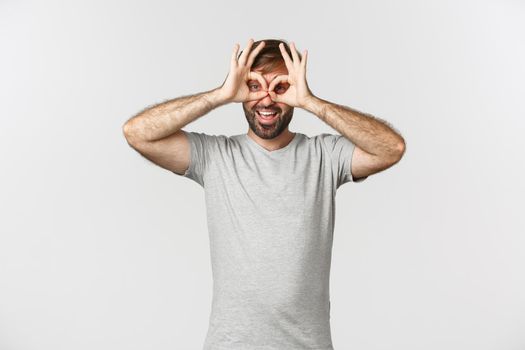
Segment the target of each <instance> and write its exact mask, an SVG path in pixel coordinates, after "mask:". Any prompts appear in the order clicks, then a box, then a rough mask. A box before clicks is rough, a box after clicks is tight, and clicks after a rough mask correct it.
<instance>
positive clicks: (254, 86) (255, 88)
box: [249, 84, 259, 90]
mask: <svg viewBox="0 0 525 350" xmlns="http://www.w3.org/2000/svg"><path fill="white" fill-rule="evenodd" d="M249 87H250V89H251V90H257V89H258V88H259V85H257V84H250V85H249Z"/></svg>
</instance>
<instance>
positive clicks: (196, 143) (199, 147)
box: [173, 130, 216, 187]
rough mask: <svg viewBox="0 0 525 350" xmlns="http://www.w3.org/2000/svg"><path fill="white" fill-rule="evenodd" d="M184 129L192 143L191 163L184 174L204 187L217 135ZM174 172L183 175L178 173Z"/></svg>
mask: <svg viewBox="0 0 525 350" xmlns="http://www.w3.org/2000/svg"><path fill="white" fill-rule="evenodd" d="M183 131H184V132H185V133H186V136H188V141H189V143H190V164H189V166H188V169H187V170H186V171H185V172H184V174H182V176H184V177H187V178H189V179H191V180H193V181H195V182H197V183H198V184H199V185H201V186H202V187H204V181H205V178H206V173H207V171H208V168H209V163H210V161H211V158H212V151H213V148H214V146H215V144H216V140H215V138H216V136H215V135H208V134H205V133H200V132H193V131H185V130H183ZM173 173H174V174H176V175H179V176H181V175H180V174H178V173H175V172H173Z"/></svg>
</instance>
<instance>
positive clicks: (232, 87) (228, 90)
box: [219, 39, 268, 102]
mask: <svg viewBox="0 0 525 350" xmlns="http://www.w3.org/2000/svg"><path fill="white" fill-rule="evenodd" d="M252 45H253V39H250V40H248V45H247V46H246V48H245V49H244V50H243V52H242V54H241V56H240V57H239V59H237V54H238V52H239V44H235V46H234V48H233V52H232V57H231V61H230V72H229V73H228V75H227V76H226V80H224V83H223V84H222V86H221V87H220V89H219V91H220V95H221V97H222V99H223V100H224V101H226V102H248V101H254V100H259V99H261V98H263V97H265V96H266V95H267V94H268V84H267V83H266V80H265V79H264V78H263V77H262V76H261V75H260V74H258V73H255V72H251V71H250V69H251V66H252V64H253V61H254V60H255V57H256V56H257V54H258V53H259V52H260V51H261V50H262V49H263V47H264V41H263V42H261V43H260V44H259V45H257V47H256V48H255V49H254V50H253V51H252V52H250V49H251V47H252ZM248 55H249V56H248ZM250 80H257V81H258V82H259V83H260V84H261V86H262V87H263V90H262V91H261V90H257V91H251V90H250V88H249V86H248V82H249V81H250Z"/></svg>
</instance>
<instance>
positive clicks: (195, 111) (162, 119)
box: [124, 88, 226, 141]
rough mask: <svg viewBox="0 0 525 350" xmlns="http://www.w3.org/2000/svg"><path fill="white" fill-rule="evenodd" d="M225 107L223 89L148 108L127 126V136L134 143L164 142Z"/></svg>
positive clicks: (182, 97)
mask: <svg viewBox="0 0 525 350" xmlns="http://www.w3.org/2000/svg"><path fill="white" fill-rule="evenodd" d="M225 103H226V101H225V99H224V98H222V96H221V95H220V90H219V88H216V89H213V90H210V91H205V92H200V93H197V94H194V95H187V96H181V97H178V98H175V99H172V100H169V101H165V102H162V103H159V104H157V105H154V106H151V107H147V108H145V109H144V110H142V111H141V112H139V113H138V114H137V115H135V116H133V117H132V118H131V119H129V120H128V121H127V122H126V124H125V125H124V133H125V134H126V137H127V138H128V139H133V140H140V141H156V140H160V139H162V138H164V137H167V136H169V135H172V134H173V133H175V132H177V131H178V130H180V129H182V127H184V126H185V125H187V124H189V123H191V122H192V121H194V120H195V119H197V118H199V117H201V116H203V115H205V114H207V113H208V112H210V111H211V110H213V109H214V108H216V107H219V106H221V105H223V104H225Z"/></svg>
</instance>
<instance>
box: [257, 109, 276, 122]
mask: <svg viewBox="0 0 525 350" xmlns="http://www.w3.org/2000/svg"><path fill="white" fill-rule="evenodd" d="M255 114H257V118H258V119H259V122H260V123H261V124H266V125H268V124H273V122H275V120H276V119H277V117H278V116H279V113H277V112H271V113H270V112H260V111H255Z"/></svg>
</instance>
